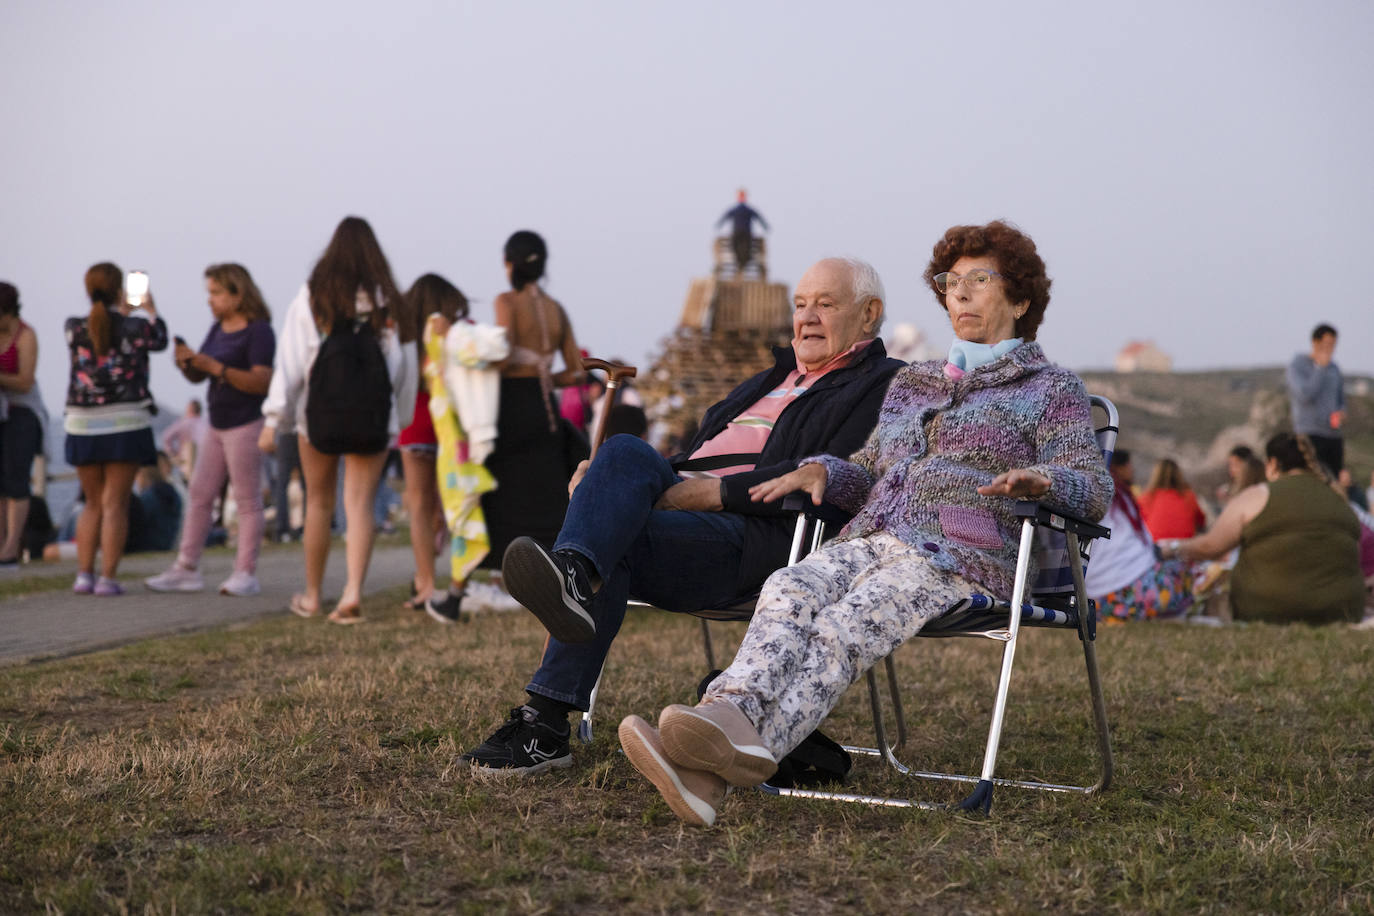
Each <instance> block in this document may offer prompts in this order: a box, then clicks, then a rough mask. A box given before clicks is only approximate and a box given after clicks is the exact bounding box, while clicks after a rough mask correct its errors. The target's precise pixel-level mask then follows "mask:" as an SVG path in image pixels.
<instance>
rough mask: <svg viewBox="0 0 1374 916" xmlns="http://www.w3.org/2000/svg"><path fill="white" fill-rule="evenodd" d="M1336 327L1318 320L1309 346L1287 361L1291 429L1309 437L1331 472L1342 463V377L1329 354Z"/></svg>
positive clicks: (1318, 456)
mask: <svg viewBox="0 0 1374 916" xmlns="http://www.w3.org/2000/svg"><path fill="white" fill-rule="evenodd" d="M1335 352H1336V329H1335V328H1333V327H1332V326H1331V325H1329V324H1319V325H1317V326H1316V327H1315V328H1313V329H1312V350H1311V352H1309V353H1299V354H1298V355H1297V356H1295V357H1293V361H1292V362H1291V363H1289V364H1288V400H1289V404H1290V406H1291V408H1292V411H1293V431H1294V432H1296V433H1298V434H1300V435H1303V436H1306V437H1307V438H1309V439H1311V440H1312V447H1313V448H1315V449H1316V450H1317V458H1318V459H1319V460H1320V461H1321V463H1322V464H1324V465H1326V468H1327V470H1329V471H1330V472H1331V473H1332V474H1333V475H1334V474H1339V473H1340V472H1341V469H1342V468H1344V467H1345V439H1344V438H1343V434H1342V432H1341V426H1342V424H1343V423H1344V422H1345V380H1344V379H1342V378H1341V369H1340V367H1339V366H1337V365H1336V363H1335V360H1333V359H1332V356H1334V355H1335Z"/></svg>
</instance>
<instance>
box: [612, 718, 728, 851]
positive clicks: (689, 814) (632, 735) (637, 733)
mask: <svg viewBox="0 0 1374 916" xmlns="http://www.w3.org/2000/svg"><path fill="white" fill-rule="evenodd" d="M652 728H653V726H651V725H650V724H649V723H648V722H645V721H644V720H643V719H641V718H640V717H639V716H626V717H625V719H624V720H623V721H622V722H621V723H620V729H619V734H620V747H621V749H622V750H623V751H625V756H626V758H627V759H629V761H630V765H631V766H633V767H634V768H635V769H636V770H638V771H639V772H640V775H642V776H643V777H644V778H645V779H647V780H649V782H651V783H653V784H654V788H655V789H657V790H658V794H659V795H661V796H663V800H664V801H665V802H667V803H668V807H669V809H671V810H672V812H673V813H674V814H676V815H677V817H678V820H680V821H682V822H683V823H687V824H691V825H693V826H695V827H710V826H712V825H713V824H715V822H716V809H715V808H713V807H712V806H711V804H710V803H709V802H707V801H706V800H704V799H702V798H698V797H697V796H696V795H693V794H692V793H691V792H689V791H688V790H687V787H686V786H684V785H683V784H682V780H681V779H679V778H678V775H677V772H676V771H675V770H674V769H673V766H672V764H671V763H670V762H669V761H668V760H667V758H666V757H665V755H664V754H663V753H661V752H660V750H659V749H658V748H657V747H655V746H654V741H653V737H652V735H653V732H652Z"/></svg>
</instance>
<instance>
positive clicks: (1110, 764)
mask: <svg viewBox="0 0 1374 916" xmlns="http://www.w3.org/2000/svg"><path fill="white" fill-rule="evenodd" d="M1090 401H1091V403H1092V405H1093V407H1095V408H1098V409H1100V410H1102V411H1103V413H1104V414H1105V415H1106V422H1105V423H1104V424H1103V425H1101V426H1098V427H1097V428H1096V433H1097V441H1098V445H1099V446H1100V447H1101V449H1102V453H1103V458H1104V460H1105V461H1108V462H1110V457H1111V453H1112V452H1113V451H1114V450H1115V447H1116V438H1117V433H1118V425H1119V415H1118V414H1117V410H1116V406H1115V405H1114V404H1112V402H1111V401H1110V400H1108V399H1107V398H1105V397H1101V396H1099V395H1093V396H1091V397H1090ZM1016 514H1017V515H1018V516H1019V517H1020V518H1021V519H1022V523H1021V539H1020V543H1019V545H1018V549H1017V557H1016V574H1015V581H1014V584H1013V590H1012V596H1011V600H1010V602H1009V603H1001V602H998V603H993V604H991V605H990V606H987V605H980V604H979V603H978V602H976V601H973V600H972V599H970V600H969V601H965V602H961V603H960V604H959V605H956V606H955V607H954V608H952V609H951V610H950V612H948V613H947V614H945V615H944V616H942V617H940V618H937V619H936V620H934V621H932V622H931V623H929V624H927V625H926V627H925V628H923V630H922V631H921V633H920V634H918V635H920V636H925V637H932V638H939V637H949V636H973V637H983V638H986V639H992V640H995V641H998V642H1001V643H1002V662H1001V668H1000V671H999V675H998V680H997V692H996V696H995V698H994V701H993V709H992V721H991V723H990V724H989V727H988V739H987V744H986V746H985V748H984V753H983V765H982V769H981V771H980V773H979V775H978V776H970V775H965V774H959V773H937V772H928V771H923V770H915V769H912V768H910V767H908V766H906V765H905V764H903V763H902V762H901V761H899V760H898V759H897V757H896V755H895V753H894V752H895V751H896V750H898V749H900V748H901V747H902V745H903V744H905V742H906V737H907V734H906V726H905V715H904V711H903V708H902V702H901V695H900V692H899V689H898V686H897V676H896V668H895V666H894V665H893V662H892V655H888V656H887V658H886V659H884V667H885V669H886V675H887V682H888V688H889V693H890V696H891V699H892V705H893V713H894V716H895V721H896V730H897V741H896V743H895V744H889V743H888V740H887V730H886V727H885V725H884V712H883V704H882V695H881V692H880V691H879V689H878V681H877V677H876V675H875V673H874V669H873V668H870V669H869V671H868V673H867V675H866V679H867V683H868V693H869V703H870V705H871V708H872V713H873V728H874V736H875V743H876V747H859V746H848V745H847V746H845V750H847V751H849V752H850V753H852V754H859V755H863V756H872V757H879V758H881V759H883V760H885V761H886V762H887V763H888V764H889V765H890V766H891V767H892V768H893V769H895V770H896V771H897V772H898V773H899V774H901V775H903V776H915V777H919V778H922V779H930V780H938V781H945V782H962V783H972V784H974V789H973V792H972V793H971V794H970V795H968V796H967V797H966V798H964V799H963V800H962V801H959V802H956V803H938V802H929V801H923V800H919V799H914V798H888V797H883V796H875V795H859V794H853V793H847V792H828V791H822V790H815V789H791V788H788V789H784V788H777V787H774V786H770V785H767V784H766V783H765V784H764V785H763V786H762V787H761V788H762V789H763V791H765V792H768V793H770V794H773V795H778V796H785V797H791V798H813V799H821V800H827V801H840V802H851V803H856V804H865V805H877V806H887V807H901V808H922V809H927V810H950V809H956V810H965V811H975V810H982V812H983V813H984V814H988V813H989V812H990V811H991V808H992V796H993V789H994V787H995V786H1008V787H1014V788H1021V789H1035V790H1040V791H1046V792H1057V793H1077V794H1082V795H1092V794H1095V793H1099V792H1103V791H1106V789H1107V788H1108V787H1110V786H1111V783H1112V773H1113V768H1114V760H1113V756H1112V745H1111V733H1110V727H1109V724H1108V721H1107V709H1106V703H1105V701H1104V699H1103V695H1102V681H1101V677H1100V675H1099V672H1098V667H1097V650H1096V637H1097V610H1096V606H1095V604H1094V603H1093V602H1092V601H1091V600H1090V599H1089V598H1088V594H1087V588H1086V586H1085V584H1084V580H1083V563H1084V561H1085V560H1086V559H1087V557H1088V554H1089V550H1090V548H1091V544H1092V541H1093V540H1095V539H1096V538H1101V537H1110V536H1111V532H1110V531H1109V530H1108V529H1106V528H1104V527H1102V526H1101V525H1096V524H1093V523H1091V522H1088V521H1087V520H1085V519H1079V518H1074V517H1073V516H1067V515H1063V514H1059V513H1053V512H1050V511H1048V510H1046V509H1045V508H1044V507H1042V506H1041V505H1040V504H1038V503H1034V502H1019V503H1017V505H1016ZM817 527H819V526H817ZM1039 529H1044V530H1049V531H1054V532H1058V533H1059V534H1061V535H1063V537H1064V539H1065V541H1066V547H1067V550H1066V552H1067V554H1068V560H1069V569H1070V574H1071V578H1072V583H1073V594H1072V596H1071V597H1069V598H1067V599H1064V598H1059V597H1053V598H1047V599H1043V600H1041V602H1040V603H1039V604H1031V603H1028V602H1027V601H1026V597H1027V595H1028V594H1030V595H1031V597H1032V598H1035V597H1037V596H1036V595H1034V593H1033V592H1032V589H1031V583H1030V582H1029V578H1030V576H1029V574H1030V561H1031V556H1032V552H1033V550H1034V548H1035V544H1036V532H1037V530H1039ZM822 536H823V535H821V534H819V533H818V534H816V535H813V539H814V541H815V542H816V543H819V540H820V538H821V537H822ZM977 597H982V596H977ZM1018 607H1019V608H1021V613H1019V614H1015V613H1012V612H1011V609H1012V608H1018ZM1023 625H1026V626H1036V627H1048V628H1052V629H1067V630H1074V631H1076V632H1077V634H1078V638H1079V641H1080V642H1081V643H1082V646H1083V659H1084V665H1085V667H1086V669H1087V675H1088V688H1089V694H1090V698H1091V703H1092V719H1093V726H1094V730H1095V731H1096V737H1097V756H1098V759H1099V764H1100V772H1099V774H1098V778H1097V781H1096V782H1094V783H1092V784H1091V785H1085V786H1080V785H1060V784H1055V783H1047V782H1042V781H1039V780H1030V779H1006V778H999V777H997V776H995V775H994V773H995V769H996V763H997V753H998V749H999V746H1000V743H1001V738H1002V728H1003V724H1004V722H1005V718H1006V709H1007V700H1008V696H1009V692H1010V688H1011V673H1012V665H1013V662H1014V660H1015V656H1016V645H1017V641H1018V637H1019V636H1020V631H1021V627H1022V626H1023ZM875 668H876V666H875Z"/></svg>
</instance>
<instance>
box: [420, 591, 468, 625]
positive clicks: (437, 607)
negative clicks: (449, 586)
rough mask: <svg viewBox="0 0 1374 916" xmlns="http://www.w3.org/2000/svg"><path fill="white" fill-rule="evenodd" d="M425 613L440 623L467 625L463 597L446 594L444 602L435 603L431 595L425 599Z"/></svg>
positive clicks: (450, 593)
mask: <svg viewBox="0 0 1374 916" xmlns="http://www.w3.org/2000/svg"><path fill="white" fill-rule="evenodd" d="M425 613H426V614H428V615H429V616H431V617H433V618H434V619H435V620H437V621H439V622H440V623H467V618H466V617H464V616H463V596H462V595H455V594H453V593H452V592H444V598H443V600H442V601H435V600H434V596H433V595H430V596H429V597H428V598H427V599H425Z"/></svg>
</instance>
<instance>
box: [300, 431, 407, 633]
mask: <svg viewBox="0 0 1374 916" xmlns="http://www.w3.org/2000/svg"><path fill="white" fill-rule="evenodd" d="M300 450H301V471H302V473H303V474H304V475H305V492H306V499H305V538H304V540H305V592H304V594H302V595H301V596H300V599H299V604H300V606H301V607H302V608H303V609H306V610H309V611H318V610H319V607H320V589H321V587H322V586H323V584H324V570H325V565H326V563H327V562H328V560H329V521H330V519H331V518H332V517H333V515H334V489H335V485H336V484H337V482H338V474H339V456H337V455H326V454H324V453H323V452H320V451H318V450H316V449H315V447H314V446H313V445H311V444H310V442H309V440H307V439H306V438H305V437H304V436H301V437H300ZM385 463H386V452H378V453H377V454H375V455H344V456H343V468H344V494H343V499H344V518H345V520H346V522H347V530H346V532H345V534H344V556H345V560H346V563H347V569H348V573H347V580H346V581H345V583H344V589H343V593H342V594H341V595H340V596H339V604H338V606H337V607H336V608H335V609H334V613H333V614H331V615H330V618H331V619H350V618H355V617H357V616H359V612H358V608H359V605H360V604H361V602H362V595H363V579H364V578H365V577H366V576H367V566H368V563H369V562H370V561H371V559H372V538H373V533H374V521H373V518H372V501H373V500H374V499H375V498H376V496H377V484H378V483H379V482H380V481H381V479H382V466H383V465H384V464H385Z"/></svg>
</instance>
